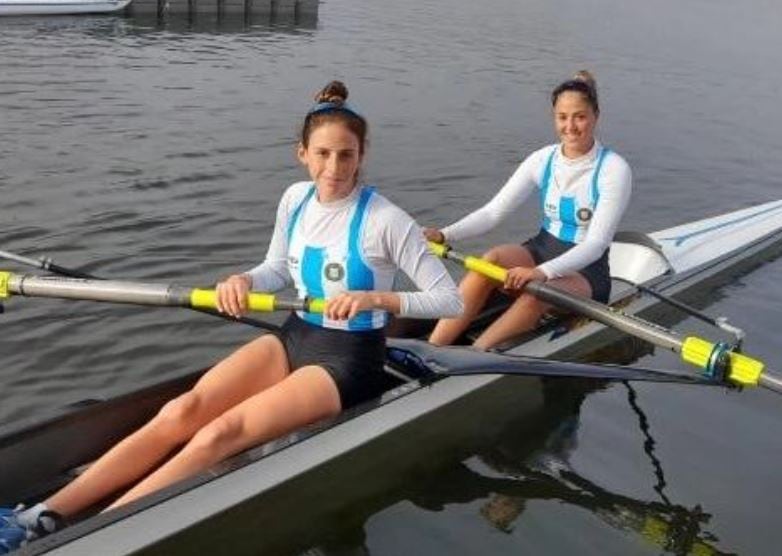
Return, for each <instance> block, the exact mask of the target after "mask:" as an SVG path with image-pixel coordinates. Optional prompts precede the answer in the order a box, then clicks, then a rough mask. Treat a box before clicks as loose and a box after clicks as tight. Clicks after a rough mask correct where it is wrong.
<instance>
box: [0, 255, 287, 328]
mask: <svg viewBox="0 0 782 556" xmlns="http://www.w3.org/2000/svg"><path fill="white" fill-rule="evenodd" d="M0 258H2V259H8V260H10V261H15V262H17V263H20V264H23V265H26V266H29V267H32V268H40V269H41V270H46V271H48V272H53V273H54V274H58V275H60V276H68V277H70V278H89V279H91V280H103V278H101V277H100V276H94V275H92V274H89V273H87V272H82V271H81V270H75V269H73V268H68V267H65V266H60V265H58V264H55V263H54V261H53V260H52V259H50V258H49V257H44V258H42V259H40V260H36V259H31V258H29V257H24V256H22V255H17V254H15V253H11V252H9V251H0ZM1 307H2V305H0V308H1ZM191 309H193V310H194V311H198V312H199V313H204V314H206V315H212V316H213V317H219V318H221V319H224V320H228V321H232V322H239V323H242V324H247V325H249V326H254V327H255V328H263V329H266V330H272V331H274V330H279V328H280V327H279V326H277V325H276V324H271V323H269V322H264V321H259V320H255V319H252V318H248V317H233V316H230V315H227V314H225V313H220V312H218V311H217V310H215V309H211V308H198V307H191ZM0 312H1V311H0Z"/></svg>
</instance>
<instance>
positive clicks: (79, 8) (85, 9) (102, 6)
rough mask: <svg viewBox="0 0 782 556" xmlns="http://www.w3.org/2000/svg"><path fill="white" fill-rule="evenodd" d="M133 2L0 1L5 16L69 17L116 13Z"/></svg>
mask: <svg viewBox="0 0 782 556" xmlns="http://www.w3.org/2000/svg"><path fill="white" fill-rule="evenodd" d="M130 2H131V0H0V16H4V15H68V14H94V13H109V12H116V11H119V10H121V9H123V8H125V7H126V6H127V5H128V4H130Z"/></svg>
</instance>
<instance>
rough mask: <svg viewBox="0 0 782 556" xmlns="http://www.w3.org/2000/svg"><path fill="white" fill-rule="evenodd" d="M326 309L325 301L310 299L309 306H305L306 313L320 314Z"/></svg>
mask: <svg viewBox="0 0 782 556" xmlns="http://www.w3.org/2000/svg"><path fill="white" fill-rule="evenodd" d="M325 308H326V300H325V299H310V301H309V304H308V305H307V312H308V313H322V312H323V309H325Z"/></svg>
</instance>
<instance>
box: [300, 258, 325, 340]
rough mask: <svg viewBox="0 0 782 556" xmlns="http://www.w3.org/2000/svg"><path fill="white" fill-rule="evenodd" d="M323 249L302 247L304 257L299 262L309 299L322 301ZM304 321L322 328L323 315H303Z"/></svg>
mask: <svg viewBox="0 0 782 556" xmlns="http://www.w3.org/2000/svg"><path fill="white" fill-rule="evenodd" d="M324 255H325V249H323V248H322V247H310V246H309V245H307V246H305V247H304V256H303V257H302V260H301V279H302V281H303V282H304V288H305V289H306V291H307V295H308V296H309V297H314V298H319V299H322V298H324V297H325V296H326V293H325V290H324V289H323V281H322V280H323V262H324V260H325V256H324ZM303 316H304V320H306V321H307V322H310V323H312V324H317V325H318V326H323V315H322V314H315V313H304V315H303Z"/></svg>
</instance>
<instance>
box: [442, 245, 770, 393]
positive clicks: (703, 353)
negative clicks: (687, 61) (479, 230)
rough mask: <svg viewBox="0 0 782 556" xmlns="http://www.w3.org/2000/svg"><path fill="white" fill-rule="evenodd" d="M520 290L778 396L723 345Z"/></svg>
mask: <svg viewBox="0 0 782 556" xmlns="http://www.w3.org/2000/svg"><path fill="white" fill-rule="evenodd" d="M429 248H430V249H431V250H432V252H433V253H434V254H436V255H437V256H439V257H442V258H444V259H450V260H454V261H458V262H459V263H461V264H462V265H463V266H464V268H466V269H467V270H472V271H474V272H478V273H480V274H482V275H484V276H486V277H488V278H492V279H494V280H497V281H498V282H505V278H506V276H507V272H508V271H507V270H506V269H505V268H503V267H501V266H499V265H496V264H493V263H490V262H488V261H486V260H484V259H481V258H479V257H473V256H470V255H464V254H461V253H459V252H457V251H454V250H453V249H451V248H450V247H449V246H447V245H445V244H440V243H434V242H429ZM524 290H525V291H527V292H528V293H531V294H532V295H534V296H535V297H537V298H538V299H541V300H543V301H545V302H547V303H551V304H552V305H555V306H556V307H559V308H561V309H564V310H567V311H571V312H574V313H578V314H581V315H584V316H585V317H588V318H591V319H593V320H596V321H598V322H600V323H602V324H605V325H607V326H611V327H613V328H615V329H617V330H619V331H621V332H624V333H626V334H628V335H630V336H635V337H637V338H640V339H642V340H645V341H647V342H650V343H652V344H654V345H656V346H658V347H661V348H665V349H669V350H671V351H673V352H675V353H677V354H679V355H680V356H681V358H682V360H683V361H685V362H687V363H690V364H692V365H695V366H696V367H698V368H700V369H701V370H702V372H703V373H704V374H705V375H706V376H707V377H708V378H710V379H716V380H727V381H730V382H731V383H733V384H736V385H740V386H763V387H764V388H768V389H770V390H773V391H775V392H778V393H782V379H780V378H779V377H777V376H774V375H772V374H769V373H768V372H764V367H765V364H764V363H763V362H762V361H759V360H757V359H754V358H752V357H749V356H747V355H745V354H743V353H737V352H735V351H732V348H731V347H730V346H729V345H727V344H725V343H723V342H717V343H714V342H710V341H709V340H706V339H703V338H699V337H697V336H688V337H682V336H680V335H679V334H677V333H675V332H673V331H672V330H668V329H666V328H663V327H661V326H659V325H657V324H654V323H650V322H647V321H645V320H642V319H640V318H638V317H635V316H630V315H626V314H624V313H622V312H621V311H617V310H615V309H612V308H611V307H609V306H607V305H604V304H602V303H598V302H597V301H593V300H591V299H587V298H584V297H581V296H577V295H574V294H571V293H568V292H566V291H563V290H559V289H557V288H553V287H551V286H548V285H546V284H544V283H542V282H537V281H532V282H528V283H527V284H526V285H525V286H524Z"/></svg>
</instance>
